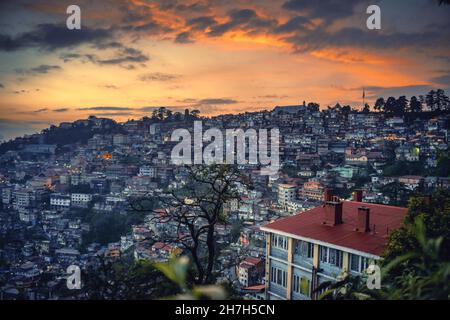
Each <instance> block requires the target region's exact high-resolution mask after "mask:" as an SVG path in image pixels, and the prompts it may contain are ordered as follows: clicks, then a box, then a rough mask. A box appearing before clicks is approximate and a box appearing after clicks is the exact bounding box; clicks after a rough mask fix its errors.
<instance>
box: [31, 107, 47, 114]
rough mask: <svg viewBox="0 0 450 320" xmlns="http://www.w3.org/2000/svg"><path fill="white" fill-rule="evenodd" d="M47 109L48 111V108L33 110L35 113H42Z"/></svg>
mask: <svg viewBox="0 0 450 320" xmlns="http://www.w3.org/2000/svg"><path fill="white" fill-rule="evenodd" d="M46 111H48V108H41V109H38V110H35V111H33V112H34V113H41V112H46Z"/></svg>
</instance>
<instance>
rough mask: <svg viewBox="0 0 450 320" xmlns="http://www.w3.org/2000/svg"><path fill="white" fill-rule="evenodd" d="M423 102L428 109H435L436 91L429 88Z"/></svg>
mask: <svg viewBox="0 0 450 320" xmlns="http://www.w3.org/2000/svg"><path fill="white" fill-rule="evenodd" d="M425 104H426V105H427V107H428V110H430V111H435V110H436V91H434V90H431V91H430V92H428V93H427V95H426V96H425Z"/></svg>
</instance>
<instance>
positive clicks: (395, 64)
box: [0, 0, 450, 140]
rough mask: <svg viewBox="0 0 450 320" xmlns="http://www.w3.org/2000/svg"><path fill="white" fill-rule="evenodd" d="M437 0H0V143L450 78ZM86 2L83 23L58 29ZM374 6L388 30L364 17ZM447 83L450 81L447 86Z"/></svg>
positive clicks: (401, 88)
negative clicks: (161, 110)
mask: <svg viewBox="0 0 450 320" xmlns="http://www.w3.org/2000/svg"><path fill="white" fill-rule="evenodd" d="M437 3H438V1H437V0H400V1H398V0H396V1H393V0H382V1H375V0H371V1H366V0H346V1H342V0H321V1H316V0H247V1H243V0H235V1H228V0H159V1H155V0H152V1H150V0H147V1H146V0H140V1H138V0H130V1H125V0H122V1H119V0H102V1H92V0H90V1H88V0H70V1H65V0H53V1H39V0H29V1H27V0H18V1H0V25H1V28H0V70H1V72H0V140H1V139H6V138H10V137H12V136H15V135H18V134H23V133H27V132H33V131H35V130H36V129H39V128H42V127H45V126H47V125H48V124H50V123H59V122H61V121H70V120H75V119H79V118H85V117H87V116H88V115H97V116H107V117H111V118H115V119H117V120H120V121H122V120H126V119H131V118H135V119H136V118H140V117H142V116H143V115H146V114H149V113H151V111H152V109H153V108H155V107H158V106H167V107H172V108H173V109H177V108H180V109H184V108H186V107H189V108H198V109H200V110H201V111H202V113H203V114H205V115H214V114H219V113H231V112H233V113H236V112H243V111H252V110H260V109H265V108H272V107H273V106H275V105H287V104H298V103H301V102H303V101H304V100H306V101H317V102H319V103H320V104H321V105H322V106H323V107H325V106H327V105H334V104H335V103H336V102H340V103H341V104H351V105H352V106H359V105H361V95H362V88H363V87H364V88H366V96H367V98H368V100H369V102H372V101H373V99H375V98H376V97H378V96H388V95H394V96H398V95H403V94H405V95H408V96H410V95H413V94H422V93H425V92H426V91H427V90H430V89H431V88H437V87H440V88H444V89H447V88H450V84H449V81H450V42H449V39H450V28H449V27H450V6H438V5H437ZM70 4H77V5H79V6H80V8H81V16H82V19H81V20H82V29H81V30H68V29H67V28H66V18H67V16H68V15H67V14H66V8H67V6H68V5H70ZM370 4H378V5H379V6H380V8H381V14H382V29H381V30H368V29H367V28H366V19H367V17H368V15H367V14H366V9H367V7H368V5H370ZM449 91H450V90H449Z"/></svg>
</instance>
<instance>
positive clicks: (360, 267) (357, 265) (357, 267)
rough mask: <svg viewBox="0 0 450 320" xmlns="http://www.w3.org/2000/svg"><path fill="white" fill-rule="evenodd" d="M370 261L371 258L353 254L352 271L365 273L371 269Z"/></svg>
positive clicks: (351, 259) (351, 260) (351, 258)
mask: <svg viewBox="0 0 450 320" xmlns="http://www.w3.org/2000/svg"><path fill="white" fill-rule="evenodd" d="M369 264H370V260H369V258H366V257H362V256H358V255H356V254H352V255H351V256H350V270H351V271H355V272H359V273H361V272H363V271H364V270H366V269H367V268H368V267H369Z"/></svg>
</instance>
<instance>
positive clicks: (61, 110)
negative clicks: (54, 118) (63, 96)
mask: <svg viewBox="0 0 450 320" xmlns="http://www.w3.org/2000/svg"><path fill="white" fill-rule="evenodd" d="M52 111H53V112H58V113H63V112H67V111H69V109H68V108H59V109H53V110H52Z"/></svg>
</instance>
